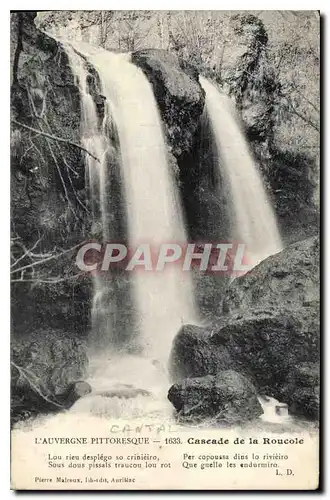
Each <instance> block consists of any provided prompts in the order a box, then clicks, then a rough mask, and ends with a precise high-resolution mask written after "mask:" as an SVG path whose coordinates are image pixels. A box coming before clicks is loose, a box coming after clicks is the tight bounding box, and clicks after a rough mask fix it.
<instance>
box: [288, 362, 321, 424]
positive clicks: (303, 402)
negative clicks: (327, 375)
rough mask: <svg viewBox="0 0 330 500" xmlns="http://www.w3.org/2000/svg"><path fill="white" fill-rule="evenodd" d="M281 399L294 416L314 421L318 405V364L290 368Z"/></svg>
mask: <svg viewBox="0 0 330 500" xmlns="http://www.w3.org/2000/svg"><path fill="white" fill-rule="evenodd" d="M281 397H282V399H283V400H285V401H287V402H288V404H289V410H290V412H291V413H292V414H294V415H300V416H304V417H307V418H310V419H316V418H318V416H319V404H320V368H319V364H318V363H310V362H304V363H299V364H297V365H295V366H293V367H292V369H291V372H290V373H289V376H288V378H287V383H286V384H285V385H284V386H283V387H282V388H281Z"/></svg>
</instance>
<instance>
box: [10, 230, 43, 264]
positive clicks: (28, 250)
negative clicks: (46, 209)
mask: <svg viewBox="0 0 330 500" xmlns="http://www.w3.org/2000/svg"><path fill="white" fill-rule="evenodd" d="M42 238H43V235H42V236H41V237H40V238H39V239H38V240H37V241H36V242H35V244H34V245H33V246H32V247H31V248H30V249H26V248H25V247H24V246H23V245H22V247H23V250H24V254H23V255H21V256H20V257H19V258H18V259H17V260H16V261H15V262H14V263H13V264H12V265H11V266H10V267H14V266H16V265H17V264H18V263H19V262H20V261H21V260H22V259H24V257H26V256H27V255H33V254H32V250H34V249H35V248H36V247H37V245H38V244H39V243H40V241H41V240H42Z"/></svg>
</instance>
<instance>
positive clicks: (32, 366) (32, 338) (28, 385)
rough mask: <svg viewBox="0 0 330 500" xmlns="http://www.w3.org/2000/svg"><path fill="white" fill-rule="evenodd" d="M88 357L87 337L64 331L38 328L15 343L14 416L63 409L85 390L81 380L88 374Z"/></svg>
mask: <svg viewBox="0 0 330 500" xmlns="http://www.w3.org/2000/svg"><path fill="white" fill-rule="evenodd" d="M87 368H88V358H87V354H86V344H85V342H84V341H83V340H80V339H77V338H73V337H71V338H69V337H68V334H67V332H64V331H61V330H53V329H48V330H42V331H40V330H36V331H35V332H34V333H33V334H27V335H25V336H24V337H22V336H19V337H18V338H17V337H16V336H15V334H14V333H13V335H12V342H11V375H12V376H11V397H12V417H13V419H14V421H15V420H17V419H19V418H20V417H21V415H22V413H24V412H25V411H27V412H29V413H35V414H37V413H44V412H51V411H61V410H63V409H65V408H67V407H69V406H71V404H73V402H74V397H73V396H74V395H75V397H76V398H77V399H78V396H79V397H81V396H82V395H83V393H84V390H83V389H84V387H83V385H82V384H85V382H83V383H81V382H79V383H78V382H77V381H79V380H80V379H81V378H82V377H84V376H85V375H86V372H87Z"/></svg>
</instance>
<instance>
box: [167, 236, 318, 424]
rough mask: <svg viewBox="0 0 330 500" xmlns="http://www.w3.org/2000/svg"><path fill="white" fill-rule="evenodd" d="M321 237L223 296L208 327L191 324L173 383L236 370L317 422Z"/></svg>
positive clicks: (177, 347) (176, 349)
mask: <svg viewBox="0 0 330 500" xmlns="http://www.w3.org/2000/svg"><path fill="white" fill-rule="evenodd" d="M318 248H319V247H318V241H317V239H316V238H311V239H308V240H304V241H301V242H299V243H296V244H294V245H291V246H289V247H288V248H286V249H285V250H283V252H280V253H279V254H277V255H274V256H271V257H269V258H268V259H266V260H265V261H263V262H262V263H260V264H259V265H258V266H256V267H255V268H254V269H253V270H251V271H250V272H249V273H247V274H246V275H245V276H242V277H241V278H238V279H236V280H234V281H233V282H232V284H231V285H230V286H229V287H228V290H227V292H226V293H225V297H224V301H223V315H222V317H221V318H220V319H219V320H217V321H216V322H215V323H214V324H213V325H211V326H209V327H205V328H202V327H196V326H191V325H185V326H183V327H182V328H181V330H180V331H179V333H178V334H177V336H176V338H175V339H174V343H173V349H172V353H171V358H170V370H171V374H172V377H173V380H174V381H179V380H181V379H183V378H185V377H200V376H204V375H212V376H216V375H217V373H218V372H219V371H220V370H223V369H229V368H231V369H234V370H236V371H237V372H238V373H240V374H242V375H243V376H245V377H247V378H248V379H249V380H251V381H252V383H253V384H254V385H255V387H256V388H257V390H258V392H259V393H262V394H267V395H268V396H271V397H274V398H276V399H277V400H279V401H280V402H283V403H286V404H288V405H289V410H290V412H291V414H297V415H302V416H305V417H308V418H316V417H317V414H318V399H319V396H318V394H319V392H318V391H319V356H320V354H319V350H320V324H319V268H318Z"/></svg>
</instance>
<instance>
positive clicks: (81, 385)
mask: <svg viewBox="0 0 330 500" xmlns="http://www.w3.org/2000/svg"><path fill="white" fill-rule="evenodd" d="M91 392H92V388H91V386H90V385H89V383H88V382H85V381H84V380H78V381H76V382H72V383H71V384H70V385H69V387H68V388H67V390H66V391H65V392H63V393H62V394H59V395H58V396H57V398H56V399H57V401H58V402H59V403H60V404H61V405H62V406H63V408H65V409H69V408H71V406H73V405H74V403H76V401H78V399H81V398H83V397H84V396H87V395H88V394H90V393H91Z"/></svg>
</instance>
